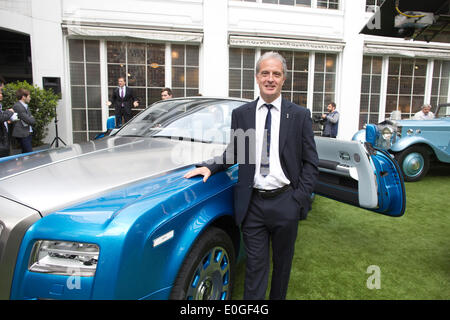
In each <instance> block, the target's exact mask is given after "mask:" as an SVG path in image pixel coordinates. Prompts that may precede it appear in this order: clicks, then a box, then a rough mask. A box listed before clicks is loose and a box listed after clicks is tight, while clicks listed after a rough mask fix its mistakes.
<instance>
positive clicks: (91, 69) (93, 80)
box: [86, 63, 100, 85]
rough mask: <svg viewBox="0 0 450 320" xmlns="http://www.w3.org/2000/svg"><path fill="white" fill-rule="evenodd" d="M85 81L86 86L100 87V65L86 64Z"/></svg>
mask: <svg viewBox="0 0 450 320" xmlns="http://www.w3.org/2000/svg"><path fill="white" fill-rule="evenodd" d="M86 80H87V84H88V85H100V64H97V63H95V64H94V63H87V64H86Z"/></svg>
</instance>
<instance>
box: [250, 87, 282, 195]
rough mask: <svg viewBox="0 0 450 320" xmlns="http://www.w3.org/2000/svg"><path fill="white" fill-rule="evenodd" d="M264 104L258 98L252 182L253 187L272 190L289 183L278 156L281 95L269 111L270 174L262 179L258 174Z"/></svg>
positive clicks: (264, 111) (264, 112)
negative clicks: (253, 176) (270, 116)
mask: <svg viewBox="0 0 450 320" xmlns="http://www.w3.org/2000/svg"><path fill="white" fill-rule="evenodd" d="M264 104H266V102H265V101H264V100H263V99H262V98H261V97H260V98H259V99H258V102H257V104H256V122H255V125H256V127H255V130H256V132H255V135H256V139H255V140H256V157H255V162H256V163H255V178H254V182H253V187H254V188H257V189H263V190H273V189H278V188H281V187H283V186H285V185H288V184H290V183H291V182H290V181H289V179H288V178H286V176H285V175H284V172H283V169H282V168H281V162H280V154H279V144H280V143H279V142H280V118H281V95H280V96H279V97H278V98H277V99H276V100H275V101H273V102H272V103H271V105H273V108H272V109H271V111H270V112H271V114H272V125H271V128H270V130H271V131H270V134H271V138H270V159H269V168H270V173H269V174H268V175H267V176H266V177H263V176H262V175H261V172H260V166H261V154H262V146H263V138H264V127H265V123H266V117H267V112H268V109H267V107H265V106H263V105H264Z"/></svg>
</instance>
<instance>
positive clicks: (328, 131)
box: [322, 102, 339, 138]
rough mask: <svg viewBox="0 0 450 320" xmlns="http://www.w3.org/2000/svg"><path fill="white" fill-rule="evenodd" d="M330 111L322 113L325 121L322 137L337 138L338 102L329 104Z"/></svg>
mask: <svg viewBox="0 0 450 320" xmlns="http://www.w3.org/2000/svg"><path fill="white" fill-rule="evenodd" d="M327 110H328V113H327V114H323V115H322V119H323V120H324V121H325V123H324V125H323V133H322V137H330V138H336V136H337V134H338V126H339V112H337V111H336V103H334V102H330V104H328V106H327Z"/></svg>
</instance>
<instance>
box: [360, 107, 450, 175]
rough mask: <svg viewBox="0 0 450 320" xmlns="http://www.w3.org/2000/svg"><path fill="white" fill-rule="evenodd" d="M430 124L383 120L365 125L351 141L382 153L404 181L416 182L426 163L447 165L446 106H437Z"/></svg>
mask: <svg viewBox="0 0 450 320" xmlns="http://www.w3.org/2000/svg"><path fill="white" fill-rule="evenodd" d="M435 111H436V112H435V116H436V117H435V119H432V120H413V119H410V120H385V121H383V122H381V123H380V124H378V125H374V124H368V125H366V128H365V130H360V131H358V132H357V133H356V134H355V135H354V136H353V140H358V141H367V142H370V143H371V144H372V145H373V146H376V147H378V148H382V149H385V150H387V151H389V153H391V154H392V155H393V156H394V157H395V159H396V160H397V161H398V164H399V165H400V168H401V170H402V173H403V175H404V178H405V180H406V181H411V182H413V181H419V180H420V179H422V178H423V177H424V176H425V175H426V174H427V172H428V169H429V168H430V163H432V162H436V161H437V162H443V163H450V103H447V104H441V105H438V106H437V108H436V110H435Z"/></svg>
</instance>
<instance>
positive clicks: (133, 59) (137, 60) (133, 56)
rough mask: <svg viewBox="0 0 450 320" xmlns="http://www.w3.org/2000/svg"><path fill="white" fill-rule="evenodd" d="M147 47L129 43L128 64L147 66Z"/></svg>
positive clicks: (141, 44)
mask: <svg viewBox="0 0 450 320" xmlns="http://www.w3.org/2000/svg"><path fill="white" fill-rule="evenodd" d="M145 51H146V46H145V44H143V43H128V51H127V53H128V63H130V64H145Z"/></svg>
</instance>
